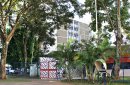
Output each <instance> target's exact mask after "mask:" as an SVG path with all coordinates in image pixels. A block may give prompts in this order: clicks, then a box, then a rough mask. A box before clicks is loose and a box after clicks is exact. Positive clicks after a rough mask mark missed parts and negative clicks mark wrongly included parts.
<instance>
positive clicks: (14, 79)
mask: <svg viewBox="0 0 130 85" xmlns="http://www.w3.org/2000/svg"><path fill="white" fill-rule="evenodd" d="M30 81H31V80H30V79H28V78H24V77H19V78H18V77H10V76H8V77H7V79H6V80H2V79H0V82H30Z"/></svg>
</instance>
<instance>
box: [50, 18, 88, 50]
mask: <svg viewBox="0 0 130 85" xmlns="http://www.w3.org/2000/svg"><path fill="white" fill-rule="evenodd" d="M55 38H56V41H55V45H54V46H52V47H50V49H49V50H50V51H54V50H57V45H58V44H63V43H66V42H67V41H68V40H69V39H74V40H77V41H78V42H81V40H82V39H84V40H89V39H90V28H89V26H88V25H87V24H85V23H82V22H79V21H76V20H73V22H72V23H71V24H70V25H69V26H68V28H67V29H64V27H61V29H59V30H57V31H56V36H55Z"/></svg>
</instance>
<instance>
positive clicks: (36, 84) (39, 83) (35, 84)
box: [0, 79, 72, 85]
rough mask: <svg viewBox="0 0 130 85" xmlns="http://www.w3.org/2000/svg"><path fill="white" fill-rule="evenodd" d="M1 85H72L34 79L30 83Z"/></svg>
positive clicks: (4, 84) (2, 84)
mask: <svg viewBox="0 0 130 85" xmlns="http://www.w3.org/2000/svg"><path fill="white" fill-rule="evenodd" d="M0 85H72V84H67V83H63V82H61V81H55V80H40V79H32V80H30V81H26V82H24V81H22V82H14V81H13V82H12V81H11V82H0Z"/></svg>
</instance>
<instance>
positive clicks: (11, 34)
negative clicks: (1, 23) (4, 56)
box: [7, 5, 31, 42]
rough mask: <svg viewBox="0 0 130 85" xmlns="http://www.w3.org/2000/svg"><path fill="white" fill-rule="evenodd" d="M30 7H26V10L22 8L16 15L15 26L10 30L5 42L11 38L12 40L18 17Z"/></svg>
mask: <svg viewBox="0 0 130 85" xmlns="http://www.w3.org/2000/svg"><path fill="white" fill-rule="evenodd" d="M30 7H31V5H29V6H28V7H26V8H23V10H22V9H21V12H19V13H18V14H17V18H16V20H15V25H14V26H12V30H11V32H10V34H9V35H8V37H7V41H8V42H9V41H10V40H11V38H12V37H13V35H14V32H15V30H16V26H17V25H18V22H19V19H20V17H21V16H22V15H23V14H24V13H25V12H26V11H27V10H28V9H29V8H30Z"/></svg>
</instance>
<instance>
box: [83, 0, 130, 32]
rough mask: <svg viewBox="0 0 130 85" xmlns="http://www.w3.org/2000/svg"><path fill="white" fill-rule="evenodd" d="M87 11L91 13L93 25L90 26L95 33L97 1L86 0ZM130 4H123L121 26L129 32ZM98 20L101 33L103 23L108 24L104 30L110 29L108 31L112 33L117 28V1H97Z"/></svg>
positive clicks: (124, 1)
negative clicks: (129, 9) (129, 10)
mask: <svg viewBox="0 0 130 85" xmlns="http://www.w3.org/2000/svg"><path fill="white" fill-rule="evenodd" d="M85 6H86V11H87V12H89V13H91V15H92V16H91V18H92V23H91V24H90V28H91V29H92V30H93V31H96V28H95V27H96V26H95V25H96V24H95V23H96V20H95V19H96V18H95V14H96V13H95V1H94V0H86V2H85ZM129 6H130V3H129V2H128V0H123V1H122V2H121V25H122V27H123V29H126V30H129V27H130V25H129V23H130V22H129V20H128V19H129V16H130V15H129V13H128V8H129ZM97 11H98V12H97V16H98V17H97V18H98V30H100V31H101V27H102V26H103V24H102V23H103V22H107V23H108V25H105V26H103V29H108V31H110V32H112V31H113V30H115V28H117V6H116V1H115V0H107V1H106V0H97Z"/></svg>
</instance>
